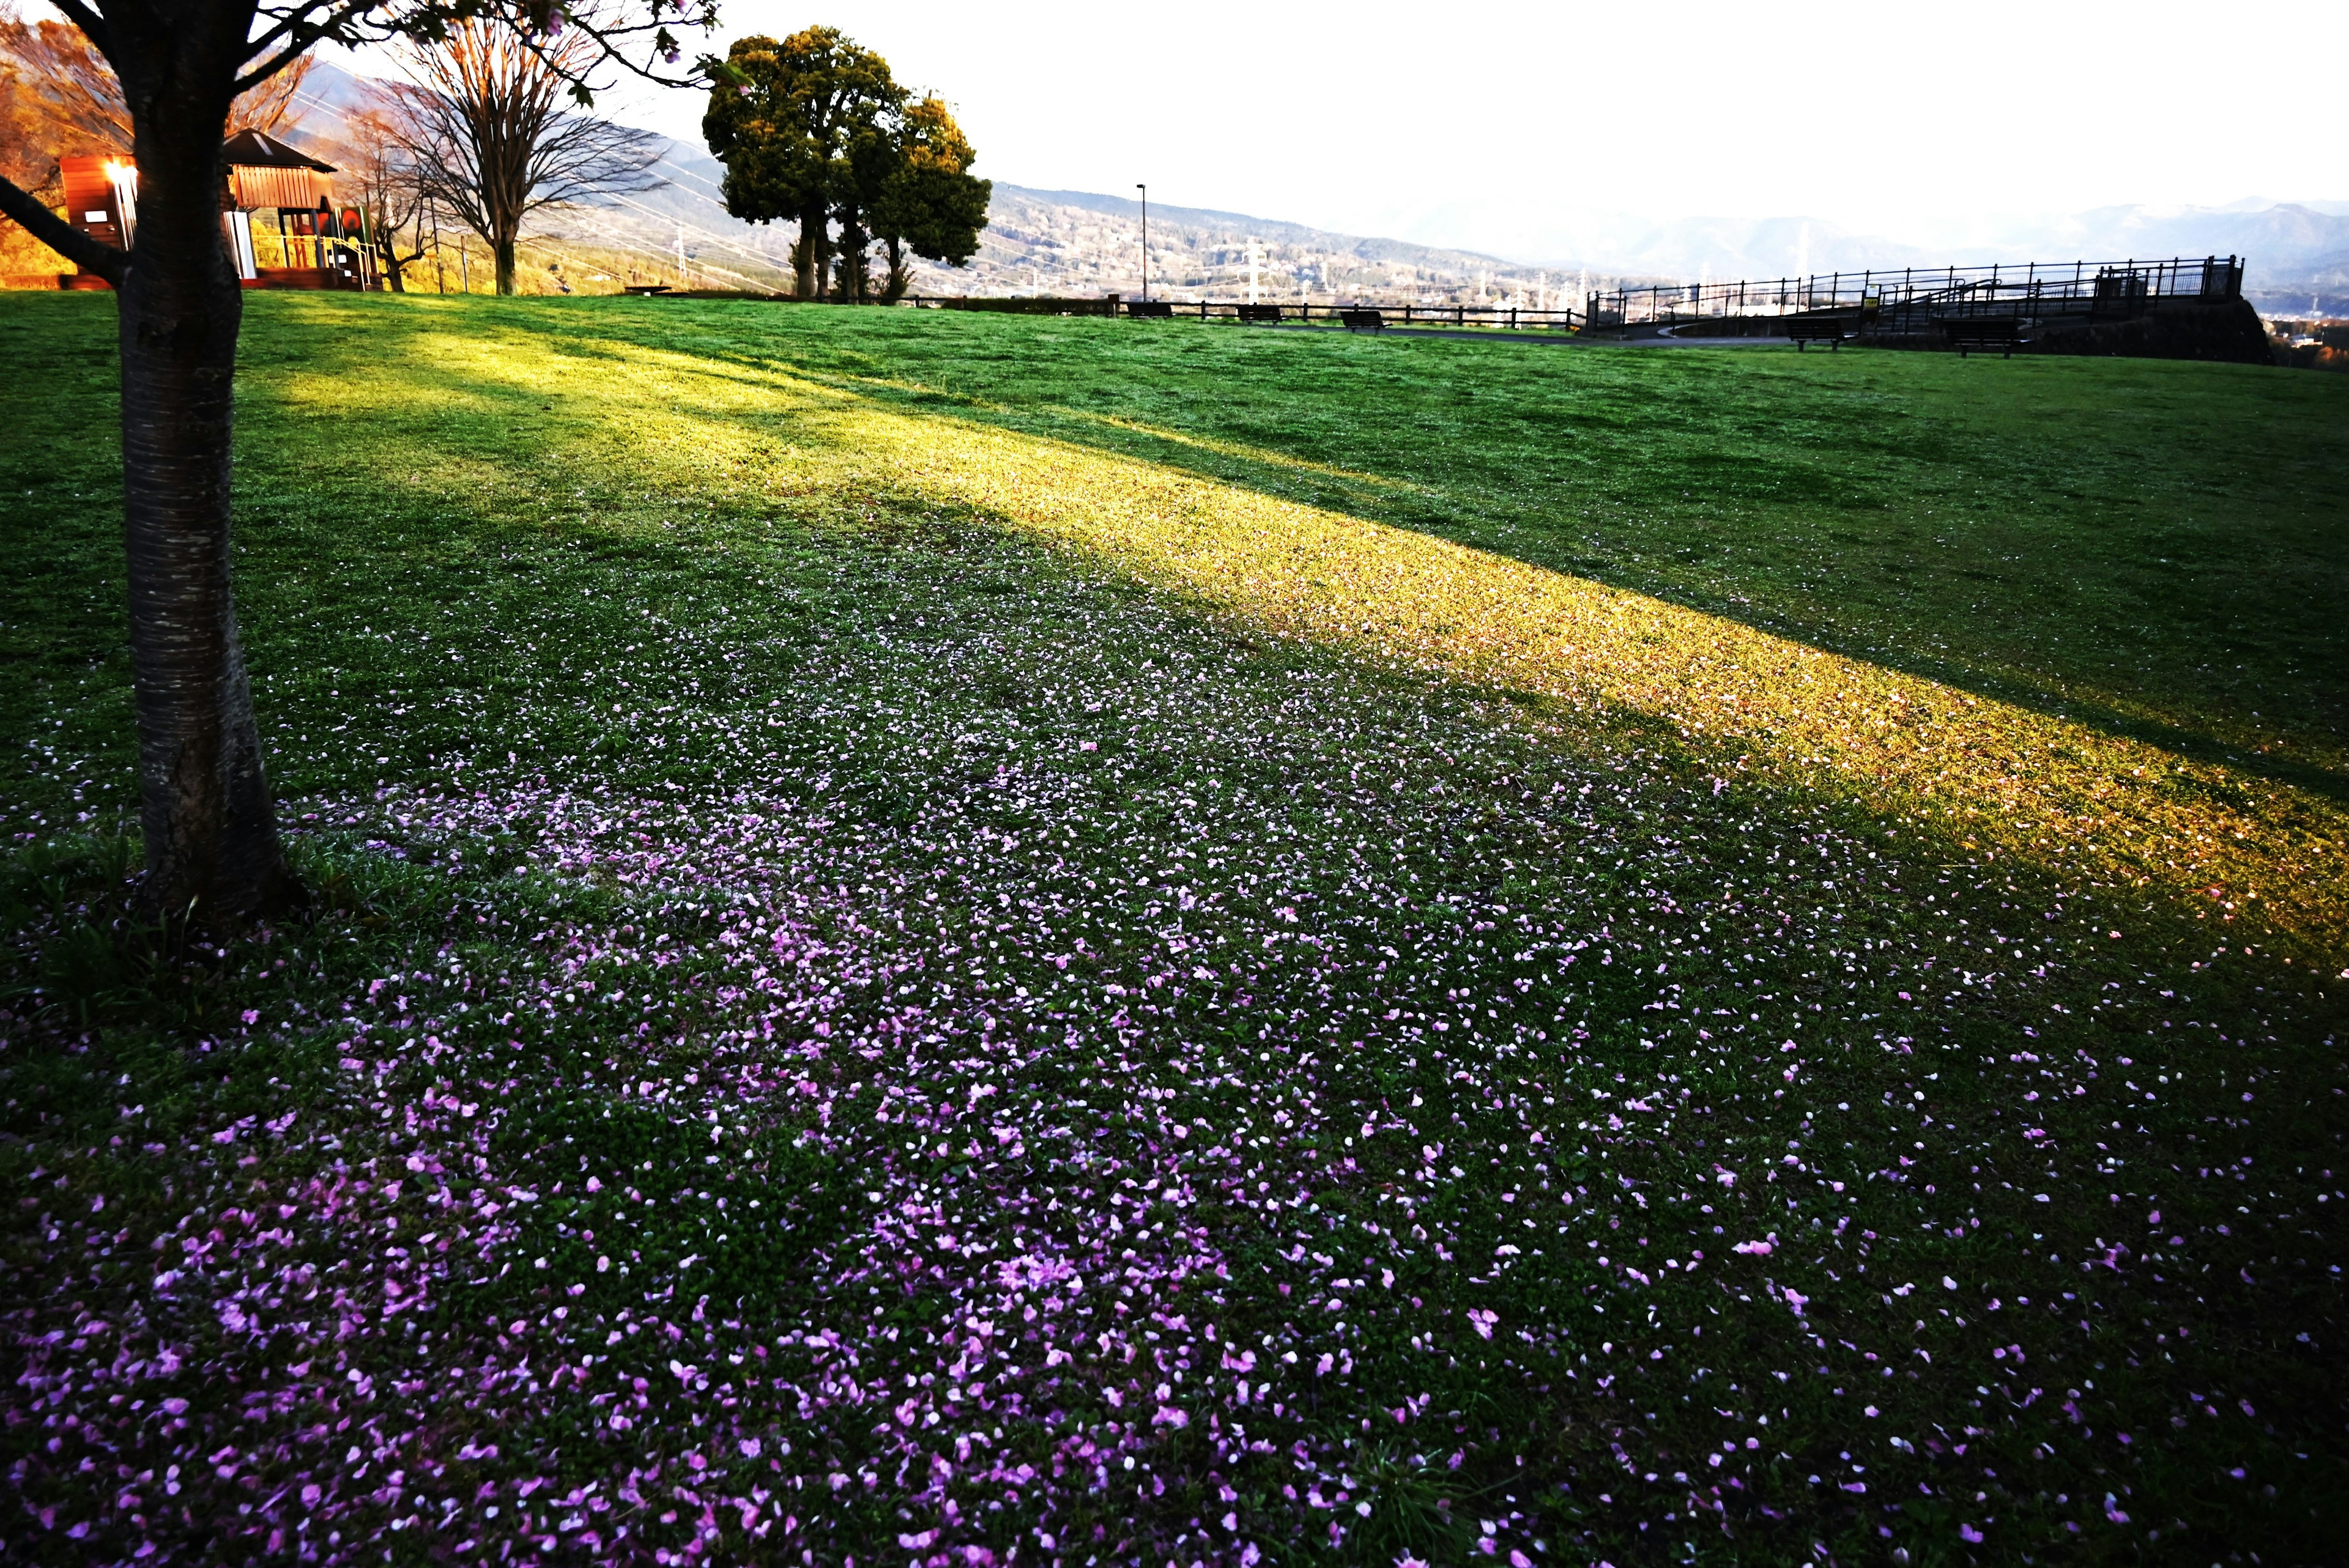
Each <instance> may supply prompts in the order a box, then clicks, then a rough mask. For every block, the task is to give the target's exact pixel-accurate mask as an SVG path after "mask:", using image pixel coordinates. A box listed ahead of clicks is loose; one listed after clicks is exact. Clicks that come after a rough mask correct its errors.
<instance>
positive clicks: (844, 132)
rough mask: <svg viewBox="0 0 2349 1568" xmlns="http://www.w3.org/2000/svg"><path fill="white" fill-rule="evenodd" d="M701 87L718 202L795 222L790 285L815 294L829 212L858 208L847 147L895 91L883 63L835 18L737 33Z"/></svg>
mask: <svg viewBox="0 0 2349 1568" xmlns="http://www.w3.org/2000/svg"><path fill="white" fill-rule="evenodd" d="M710 74H711V75H712V77H715V78H716V82H715V85H714V86H712V87H711V88H710V92H709V111H708V112H707V113H706V114H705V115H704V116H703V117H702V120H701V130H702V135H703V136H704V137H706V138H707V139H708V140H709V150H710V153H711V155H712V156H714V157H716V158H717V159H718V160H719V161H720V162H722V163H724V164H725V165H726V180H725V184H724V187H723V190H724V193H725V197H726V210H727V211H729V212H731V213H732V214H733V215H734V216H735V217H737V218H740V219H743V220H745V221H746V222H753V223H771V222H796V223H798V224H799V226H800V239H799V243H798V244H797V245H796V246H794V247H793V250H792V262H793V263H794V273H795V277H796V282H795V284H794V286H795V288H796V291H797V293H798V294H799V296H800V297H801V298H802V299H813V298H815V297H816V295H817V293H818V291H819V289H820V288H821V287H822V285H823V279H824V276H825V274H826V273H827V271H828V270H829V269H828V265H827V263H829V262H830V260H831V257H832V221H833V216H834V214H835V213H837V212H840V211H850V212H852V213H855V212H858V211H861V208H862V205H863V200H862V192H860V191H859V190H858V183H857V167H856V163H855V161H854V155H855V154H856V152H857V151H858V150H859V149H862V150H864V157H865V159H866V161H867V162H868V164H869V163H870V162H871V160H872V158H873V139H874V136H875V135H876V134H878V133H881V132H882V131H883V130H884V129H885V127H886V126H887V125H888V123H889V121H890V119H891V118H892V117H893V116H894V115H895V112H896V110H897V109H898V108H900V106H902V105H903V104H904V102H905V89H904V88H900V87H898V86H897V84H896V82H895V79H894V78H893V77H891V76H890V75H889V63H888V62H887V61H886V60H884V59H883V58H882V57H880V56H879V55H876V54H874V52H873V51H872V50H870V49H867V48H864V47H862V46H859V45H857V44H856V43H854V42H853V41H852V40H850V39H849V38H848V37H847V36H846V35H844V34H843V33H842V32H841V31H840V29H838V28H837V27H809V28H806V29H803V30H802V31H801V32H797V33H794V34H792V36H790V37H788V38H785V39H782V40H781V41H780V42H778V41H777V40H775V39H773V38H770V37H766V36H752V37H748V38H740V39H737V40H736V41H735V42H734V44H733V45H732V46H731V47H730V48H729V49H728V50H727V51H726V59H725V63H724V68H723V69H713V70H712V71H711V73H710Z"/></svg>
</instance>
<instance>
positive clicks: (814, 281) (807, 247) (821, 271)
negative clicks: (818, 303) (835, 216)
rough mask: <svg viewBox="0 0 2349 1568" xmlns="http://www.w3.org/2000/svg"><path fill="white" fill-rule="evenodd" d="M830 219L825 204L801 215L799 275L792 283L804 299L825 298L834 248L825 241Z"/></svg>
mask: <svg viewBox="0 0 2349 1568" xmlns="http://www.w3.org/2000/svg"><path fill="white" fill-rule="evenodd" d="M830 222H831V214H830V212H829V211H827V210H826V209H825V208H824V207H823V205H822V204H818V205H816V206H813V207H811V208H809V209H808V210H807V211H804V212H802V213H801V214H800V247H799V276H798V278H797V279H796V280H794V282H793V284H792V287H793V288H794V289H796V290H797V291H798V293H799V296H800V298H802V299H822V298H823V281H824V278H825V275H826V274H827V273H829V272H830V271H831V266H830V263H831V257H830V255H829V254H828V252H829V251H830V249H831V247H830V246H829V245H827V244H826V243H825V242H826V241H827V240H828V239H829V238H830V237H831V236H830V235H829V234H828V233H827V232H826V230H827V228H828V227H829V225H830Z"/></svg>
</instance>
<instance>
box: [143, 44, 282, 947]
mask: <svg viewBox="0 0 2349 1568" xmlns="http://www.w3.org/2000/svg"><path fill="white" fill-rule="evenodd" d="M172 85H173V86H177V85H178V84H176V83H174V84H172ZM192 96H193V95H188V94H179V95H175V94H173V93H172V92H171V91H170V90H169V89H168V88H167V89H166V90H164V91H162V92H159V93H156V94H154V95H152V96H151V97H150V98H147V100H146V101H145V102H144V103H142V102H140V101H139V99H138V98H135V97H134V98H133V102H132V109H133V114H134V120H135V124H136V128H137V156H138V160H139V166H140V175H141V180H140V185H141V193H142V195H144V197H145V198H146V199H145V200H144V201H141V203H140V211H139V224H138V231H137V240H136V242H135V244H134V246H133V249H132V252H131V256H130V261H129V266H128V267H127V268H126V269H125V270H124V273H123V277H122V281H121V285H120V299H119V322H120V338H121V355H122V476H123V524H124V533H125V540H126V543H127V545H128V550H129V578H130V655H131V664H132V666H133V669H134V671H135V676H136V680H135V691H136V709H137V717H138V731H139V775H140V777H139V784H140V827H141V828H142V830H144V833H145V836H146V853H147V879H146V883H145V886H144V889H143V893H142V899H143V903H145V905H146V907H147V908H148V909H149V910H150V912H152V913H155V914H158V915H162V916H169V917H171V918H173V919H192V920H193V921H194V922H195V923H199V924H204V925H222V924H230V923H239V922H242V921H245V920H249V919H252V918H254V917H256V916H262V915H267V914H271V913H277V912H279V911H282V910H284V909H285V908H287V907H289V906H291V905H294V904H295V903H299V902H300V900H301V896H302V894H301V887H300V884H299V883H298V882H296V881H295V878H294V875H293V872H291V870H290V869H289V868H288V867H287V865H286V862H285V851H284V848H283V846H282V845H281V844H280V842H279V841H278V836H277V818H276V811H275V809H274V806H273V805H272V803H271V800H270V796H269V787H268V783H267V780H266V779H264V776H263V772H262V762H261V737H260V732H259V729H258V727H256V725H255V724H254V713H253V691H252V686H251V683H250V682H249V680H248V679H247V676H246V673H245V665H244V652H243V646H242V645H241V643H240V641H239V638H238V634H237V621H236V603H235V597H234V595H233V593H232V592H231V588H230V576H229V565H230V542H229V475H230V463H231V457H232V452H231V440H232V438H233V432H234V416H233V403H232V397H233V380H234V377H235V372H236V338H237V330H238V327H239V325H240V324H241V321H242V317H243V305H244V297H243V290H242V289H241V288H240V287H239V286H238V284H237V278H236V271H235V268H234V266H233V264H232V263H231V262H230V260H229V256H228V250H227V246H226V243H225V242H224V241H223V239H222V232H221V217H220V191H221V169H220V146H221V127H222V122H223V120H224V119H225V111H226V108H227V106H226V103H225V102H224V101H223V102H222V103H221V104H220V105H219V106H218V109H219V111H220V112H217V113H211V114H207V113H206V112H205V108H206V106H204V105H203V104H202V103H201V102H198V103H193V104H191V103H189V102H187V101H186V100H187V98H190V97H192ZM175 98H176V99H177V101H174V100H175Z"/></svg>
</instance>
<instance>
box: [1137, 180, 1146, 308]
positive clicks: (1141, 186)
mask: <svg viewBox="0 0 2349 1568" xmlns="http://www.w3.org/2000/svg"><path fill="white" fill-rule="evenodd" d="M1133 188H1134V189H1135V190H1136V191H1141V192H1142V297H1143V301H1144V303H1147V302H1148V300H1149V298H1150V187H1149V186H1147V185H1144V184H1143V182H1142V181H1139V180H1137V181H1134V182H1133Z"/></svg>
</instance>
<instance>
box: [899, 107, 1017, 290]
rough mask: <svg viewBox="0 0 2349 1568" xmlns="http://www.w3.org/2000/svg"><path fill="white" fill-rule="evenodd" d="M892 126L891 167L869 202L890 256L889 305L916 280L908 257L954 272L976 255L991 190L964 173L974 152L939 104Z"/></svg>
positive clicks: (908, 110)
mask: <svg viewBox="0 0 2349 1568" xmlns="http://www.w3.org/2000/svg"><path fill="white" fill-rule="evenodd" d="M891 152H892V154H893V156H892V158H891V160H890V167H889V169H888V171H887V172H886V174H885V176H884V177H883V178H882V180H881V181H880V186H879V190H878V191H877V193H876V194H875V196H874V200H873V203H872V213H873V232H874V233H875V234H877V235H879V236H880V238H881V242H882V243H883V244H884V245H885V246H886V247H887V249H888V254H889V273H888V279H887V283H886V285H885V288H884V290H883V292H882V297H883V298H884V299H887V300H892V301H894V300H896V299H899V298H901V297H903V295H904V294H905V290H906V289H907V288H908V287H909V286H911V284H912V283H913V267H912V265H911V263H908V262H907V261H906V259H905V257H906V253H907V252H911V253H913V254H915V255H916V256H920V257H923V258H925V259H926V260H928V261H933V262H943V263H946V264H947V265H948V266H951V267H958V266H961V265H962V264H963V263H966V262H968V261H969V260H970V258H971V257H972V256H973V255H975V254H977V253H978V235H979V231H980V230H982V229H984V228H986V227H987V203H988V198H989V197H990V196H992V195H993V194H994V189H995V188H994V185H993V183H992V182H991V181H985V180H979V179H976V178H974V177H973V176H972V175H971V173H970V172H969V170H970V166H971V164H972V163H973V162H975V161H976V160H978V153H976V152H975V151H973V150H972V149H971V145H970V140H969V139H968V137H966V136H964V135H963V133H962V127H960V126H958V125H957V124H956V123H955V118H954V115H953V114H952V112H950V111H949V110H948V109H947V106H946V103H945V102H944V100H942V99H940V98H936V97H935V96H932V97H926V98H922V99H921V100H920V101H919V102H916V103H915V104H912V105H910V106H909V107H908V108H906V109H905V112H904V114H902V115H901V116H899V117H898V121H897V125H896V127H895V135H894V136H893V137H892V138H891Z"/></svg>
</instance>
